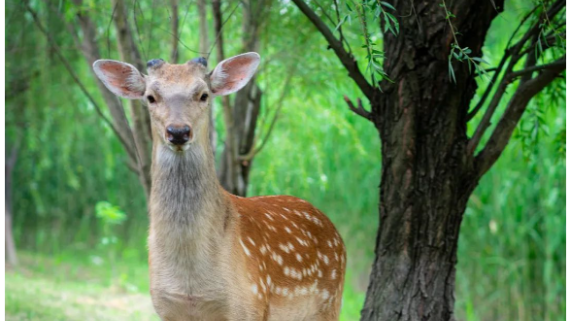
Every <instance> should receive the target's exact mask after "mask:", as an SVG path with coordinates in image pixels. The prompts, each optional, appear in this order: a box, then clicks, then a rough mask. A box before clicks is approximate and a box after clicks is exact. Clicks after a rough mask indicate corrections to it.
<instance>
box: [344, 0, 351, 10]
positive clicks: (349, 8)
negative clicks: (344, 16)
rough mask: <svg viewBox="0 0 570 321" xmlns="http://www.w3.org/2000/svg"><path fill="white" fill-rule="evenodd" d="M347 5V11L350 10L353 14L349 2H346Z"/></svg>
mask: <svg viewBox="0 0 570 321" xmlns="http://www.w3.org/2000/svg"><path fill="white" fill-rule="evenodd" d="M345 4H346V9H348V11H350V12H352V8H351V7H350V6H349V5H348V2H345Z"/></svg>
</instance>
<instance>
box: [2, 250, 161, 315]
mask: <svg viewBox="0 0 570 321" xmlns="http://www.w3.org/2000/svg"><path fill="white" fill-rule="evenodd" d="M20 260H21V264H20V266H18V268H17V269H11V270H8V271H7V273H6V278H5V279H6V320H12V321H16V320H18V321H23V320H46V321H47V320H52V321H57V320H62V321H63V320H66V321H67V320H109V321H113V320H149V321H151V320H152V321H158V320H159V319H158V317H157V316H156V315H155V314H154V310H153V308H152V304H151V300H150V296H149V295H148V291H147V290H148V286H147V285H146V283H147V282H148V281H147V279H148V278H147V275H146V273H145V271H146V267H145V266H144V265H143V264H141V263H138V264H133V263H130V264H123V265H120V266H117V267H115V273H116V274H115V276H114V277H112V278H111V274H110V273H111V272H110V270H111V269H110V266H105V265H96V264H94V263H93V260H92V259H91V260H90V258H89V257H80V256H67V257H62V256H60V257H57V258H55V259H54V258H49V257H46V256H43V255H41V254H32V253H20ZM95 261H97V260H95ZM127 273H128V274H127ZM127 275H128V276H127Z"/></svg>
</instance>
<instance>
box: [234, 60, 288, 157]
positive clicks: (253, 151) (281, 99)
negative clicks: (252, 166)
mask: <svg viewBox="0 0 570 321" xmlns="http://www.w3.org/2000/svg"><path fill="white" fill-rule="evenodd" d="M294 71H295V68H294V67H293V69H292V70H291V72H289V73H288V74H287V79H286V80H285V85H284V86H283V90H282V91H281V95H279V99H278V100H277V108H276V109H275V114H274V115H273V117H272V118H271V123H270V124H269V129H268V130H267V133H265V136H264V137H263V139H261V144H260V145H259V146H258V147H255V145H256V142H257V141H259V137H258V136H255V138H254V141H253V144H252V146H254V147H255V148H251V149H250V151H249V152H248V153H247V154H245V155H240V160H242V161H243V160H245V161H250V160H252V159H253V158H254V157H255V156H256V155H257V154H259V153H260V152H261V151H262V150H263V148H264V147H265V145H266V144H267V141H268V140H269V137H271V133H272V131H273V128H274V127H275V123H277V119H278V117H279V114H280V113H281V108H282V107H283V102H284V101H285V97H287V93H289V89H290V86H289V85H290V84H291V78H293V74H294Z"/></svg>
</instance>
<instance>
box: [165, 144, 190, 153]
mask: <svg viewBox="0 0 570 321" xmlns="http://www.w3.org/2000/svg"><path fill="white" fill-rule="evenodd" d="M166 146H168V148H169V149H170V150H172V151H173V152H178V153H182V152H184V151H186V150H187V149H188V148H190V142H188V143H185V144H182V145H176V144H172V143H169V142H167V143H166Z"/></svg>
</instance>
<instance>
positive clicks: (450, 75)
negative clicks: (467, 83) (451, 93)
mask: <svg viewBox="0 0 570 321" xmlns="http://www.w3.org/2000/svg"><path fill="white" fill-rule="evenodd" d="M447 61H448V63H447V66H448V70H449V79H451V80H452V81H453V83H457V80H456V79H455V71H454V70H453V65H452V64H451V59H448V60H447Z"/></svg>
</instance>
